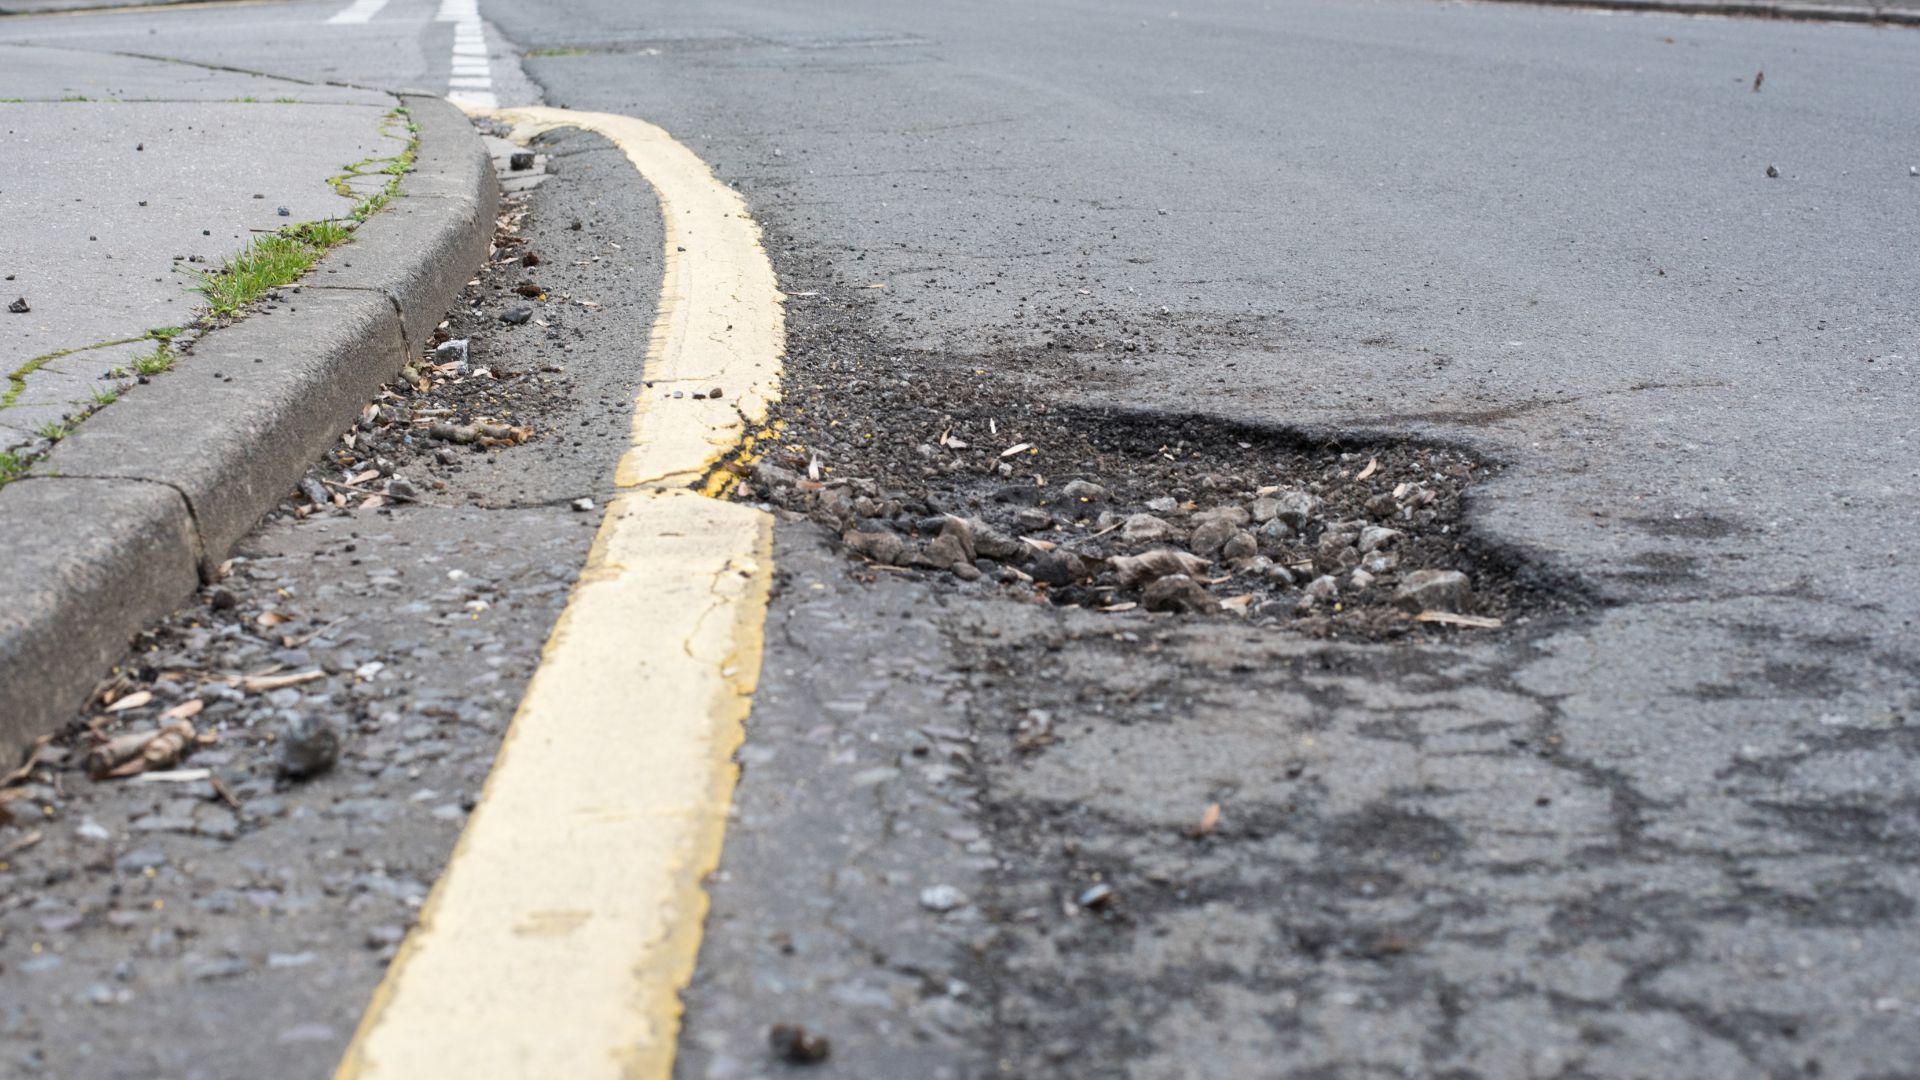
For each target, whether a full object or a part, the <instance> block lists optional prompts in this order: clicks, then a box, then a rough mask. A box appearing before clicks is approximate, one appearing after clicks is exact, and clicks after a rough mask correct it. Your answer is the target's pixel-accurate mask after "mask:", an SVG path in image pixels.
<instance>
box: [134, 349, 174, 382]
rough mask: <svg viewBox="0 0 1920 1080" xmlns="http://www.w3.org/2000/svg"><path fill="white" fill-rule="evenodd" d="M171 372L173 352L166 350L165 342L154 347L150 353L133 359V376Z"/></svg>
mask: <svg viewBox="0 0 1920 1080" xmlns="http://www.w3.org/2000/svg"><path fill="white" fill-rule="evenodd" d="M171 370H173V351H172V350H171V349H169V348H167V346H166V343H165V342H162V343H160V344H159V345H156V346H154V349H153V351H152V352H150V353H146V354H144V355H141V356H136V357H134V358H133V373H134V374H135V375H158V374H160V373H161V372H163V371H171Z"/></svg>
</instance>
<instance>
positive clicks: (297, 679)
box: [227, 668, 327, 694]
mask: <svg viewBox="0 0 1920 1080" xmlns="http://www.w3.org/2000/svg"><path fill="white" fill-rule="evenodd" d="M326 677H327V673H326V672H324V671H321V670H320V669H318V668H315V669H314V670H312V671H296V672H294V673H292V674H291V675H249V676H247V677H246V678H243V679H229V680H228V681H227V685H229V686H238V687H239V688H240V689H242V690H246V691H248V692H250V693H255V694H262V693H266V692H267V691H269V690H279V689H281V688H283V687H288V686H299V685H300V684H301V683H310V682H312V681H314V680H315V679H324V678H326Z"/></svg>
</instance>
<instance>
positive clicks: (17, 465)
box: [0, 450, 27, 487]
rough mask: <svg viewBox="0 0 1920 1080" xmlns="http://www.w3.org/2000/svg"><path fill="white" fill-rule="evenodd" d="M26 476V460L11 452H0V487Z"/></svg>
mask: <svg viewBox="0 0 1920 1080" xmlns="http://www.w3.org/2000/svg"><path fill="white" fill-rule="evenodd" d="M25 475H27V459H26V458H23V457H21V456H20V455H19V454H16V453H14V452H13V451H11V450H0V487H5V486H6V485H7V484H8V483H10V482H11V481H14V480H18V479H20V478H21V477H23V476H25Z"/></svg>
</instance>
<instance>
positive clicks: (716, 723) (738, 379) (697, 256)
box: [335, 108, 785, 1080]
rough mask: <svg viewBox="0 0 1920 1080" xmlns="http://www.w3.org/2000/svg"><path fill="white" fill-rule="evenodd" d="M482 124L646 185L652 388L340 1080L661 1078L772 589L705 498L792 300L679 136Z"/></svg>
mask: <svg viewBox="0 0 1920 1080" xmlns="http://www.w3.org/2000/svg"><path fill="white" fill-rule="evenodd" d="M493 115H496V116H498V117H500V118H502V119H505V120H507V121H508V122H510V123H513V124H514V125H515V129H514V133H515V136H516V138H520V139H523V140H524V139H526V138H530V137H531V136H532V135H534V134H537V133H538V132H540V131H544V130H549V129H552V128H556V127H579V128H585V129H588V130H591V131H595V132H598V133H600V134H602V135H604V136H606V137H607V138H608V139H609V140H611V141H612V142H614V143H615V144H616V145H618V146H619V147H620V148H621V149H622V150H623V151H624V152H625V153H626V155H627V157H628V158H629V160H631V161H632V162H633V163H634V165H635V167H636V168H638V169H639V170H640V172H641V173H642V174H643V175H644V176H645V177H646V178H647V180H648V181H650V182H651V183H652V184H653V186H654V188H655V190H656V192H657V193H658V196H659V201H660V205H661V209H662V213H663V216H664V218H665V222H666V252H665V289H664V290H663V294H662V296H661V300H660V305H659V308H658V312H659V314H658V317H657V318H656V320H655V323H654V332H653V338H652V341H651V343H650V345H649V347H648V352H647V364H646V375H647V378H648V379H649V380H650V381H652V382H653V384H654V386H653V388H652V389H651V390H650V391H644V392H643V393H642V395H641V397H640V400H639V401H637V402H636V403H635V410H634V424H633V446H632V448H631V449H630V450H629V451H628V452H627V453H626V455H625V456H624V457H623V458H622V460H621V462H620V465H619V469H618V471H617V474H616V477H615V483H616V486H617V487H618V488H620V489H621V493H620V494H619V495H618V496H617V497H615V498H614V500H613V501H612V502H611V503H610V504H609V505H608V507H607V510H606V514H605V517H604V518H603V519H602V520H601V524H600V530H599V532H598V534H597V535H596V537H595V540H594V545H593V550H592V552H591V553H590V554H589V555H588V558H587V564H586V567H585V569H584V570H583V572H582V574H581V578H580V582H579V584H578V585H577V586H576V587H575V588H574V591H573V595H572V596H571V597H570V598H569V600H568V603H567V608H566V611H565V612H564V613H563V614H562V615H561V617H560V620H559V622H558V624H557V625H556V626H555V627H554V630H553V633H552V635H551V637H549V639H548V641H547V646H546V650H545V652H544V654H543V655H542V658H541V663H540V667H539V669H538V671H536V672H535V674H534V677H533V680H532V682H531V683H530V684H529V685H528V687H527V694H526V697H525V699H524V700H523V701H522V702H521V704H520V708H519V711H518V712H517V713H516V714H515V715H514V720H513V724H512V726H511V727H510V728H509V730H508V732H507V736H506V739H505V741H504V743H503V744H502V746H501V749H500V753H499V756H498V758H497V759H496V761H495V763H494V768H493V773H492V775H491V776H490V777H489V778H488V780H487V784H486V787H485V789H484V791H483V792H482V794H481V798H480V802H479V804H478V805H477V806H476V807H475V808H474V812H473V815H472V817H471V818H470V819H469V821H468V823H467V828H466V831H465V832H464V833H463V834H462V835H461V837H460V843H459V845H458V846H457V847H456V848H455V849H454V853H453V857H452V859H451V860H450V861H449V863H448V866H447V869H446V872H445V873H444V874H443V875H442V876H441V878H440V881H439V882H438V883H437V884H436V885H435V886H434V890H433V894H432V895H431V896H430V897H429V898H428V901H427V904H426V907H425V908H424V910H423V911H422V913H421V918H420V925H419V926H418V928H416V929H415V930H414V932H413V933H412V934H411V935H409V936H408V938H407V940H406V942H405V943H404V944H403V945H402V947H401V950H400V953H399V955H398V956H397V957H396V958H395V959H394V962H393V964H392V966H391V967H390V968H389V969H388V973H387V977H386V979H385V980H384V981H383V982H382V983H381V985H380V988H379V989H378V990H377V991H376V992H375V994H374V997H373V1000H372V1002H371V1003H370V1004H369V1006H368V1008H367V1011H366V1014H365V1016H364V1017H363V1018H362V1020H361V1023H360V1028H359V1030H358V1032H356V1034H355V1036H354V1040H353V1044H352V1046H351V1047H349V1049H348V1051H347V1054H346V1057H345V1059H344V1060H343V1061H342V1062H341V1065H340V1068H339V1070H338V1072H337V1073H336V1074H335V1076H336V1080H437V1078H442V1077H445V1078H455V1077H457V1078H459V1080H495V1078H498V1080H506V1078H510V1077H511V1078H516V1080H545V1078H559V1077H565V1078H567V1080H596V1078H609V1080H611V1078H622V1080H631V1078H664V1077H666V1076H668V1075H669V1074H670V1072H671V1069H672V1063H673V1052H674V1042H675V1038H676V1036H677V1034H678V1029H679V1016H680V1003H679V994H680V991H681V989H682V988H684V987H685V985H686V983H687V980H688V979H689V978H691V977H692V974H693V965H694V960H695V956H696V953H697V951H698V947H699V942H700V930H701V924H702V921H703V920H704V918H705V916H706V909H707V897H706V892H705V890H704V887H703V880H704V878H705V876H706V875H707V874H708V873H710V872H711V871H712V870H713V868H714V867H715V866H716V865H717V864H718V862H719V855H720V842H721V837H722V833H723V831H724V828H725V823H726V814H727V808H728V806H729V804H730V802H731V799H732V793H733V785H734V781H735V779H736V776H737V769H736V767H735V765H734V763H733V753H734V751H735V749H737V748H738V746H739V744H740V741H741V738H742V730H743V728H742V722H743V721H744V720H745V718H746V715H747V710H748V707H749V704H750V698H751V695H752V693H753V689H754V686H755V684H756V682H757V680H758V677H759V670H760V651H761V634H762V627H763V624H764V622H765V618H766V606H767V590H768V585H769V582H770V580H771V572H772V562H771V559H772V543H773V528H772V519H771V518H769V517H768V516H767V515H765V514H764V513H761V512H759V511H756V510H752V509H750V508H748V507H745V506H742V505H739V504H735V503H728V502H722V501H719V500H716V499H712V498H707V497H703V495H702V494H701V493H700V492H699V491H698V490H696V489H697V488H700V487H701V486H702V481H703V478H704V477H705V475H706V473H707V472H708V471H709V469H710V468H711V466H712V465H713V464H714V463H715V462H717V461H718V460H720V459H721V458H722V456H723V455H725V454H727V453H729V452H730V451H731V450H733V449H734V448H735V447H736V446H738V445H739V444H740V443H741V441H742V440H743V438H744V437H745V436H746V434H747V432H748V431H749V430H750V429H751V428H753V427H755V426H757V425H759V424H761V423H762V422H763V421H764V420H765V417H766V411H767V406H768V404H769V403H770V402H771V401H772V400H773V399H774V396H775V395H776V393H777V389H778V379H779V371H780V359H781V354H782V352H783V350H784V333H785V332H784V327H783V321H782V313H781V307H780V301H781V299H782V298H781V296H780V294H779V292H778V290H777V287H776V284H775V279H774V276H773V270H772V267H771V266H770V265H769V264H768V262H767V259H766V255H765V253H764V252H763V251H762V250H761V248H760V244H759V234H758V229H757V228H756V227H755V225H754V224H753V222H752V220H751V219H750V218H749V217H748V216H747V214H746V208H745V204H744V203H743V202H742V201H741V200H740V198H739V196H738V195H736V194H735V193H734V192H733V191H731V190H730V189H728V188H727V187H726V186H725V185H723V184H721V183H720V182H719V181H718V180H716V179H714V177H713V175H712V173H711V171H710V170H709V169H708V168H707V166H706V165H705V163H703V162H701V161H700V159H699V158H698V157H696V156H694V155H693V154H692V153H691V152H690V151H688V150H687V149H686V148H685V147H683V146H681V145H680V144H679V143H677V142H675V141H674V140H673V139H672V138H671V137H669V136H668V135H667V134H666V133H665V132H664V131H661V130H660V129H659V128H656V127H654V126H652V125H650V124H645V123H643V122H641V121H638V120H634V119H631V118H629V117H622V116H611V115H608V114H601V113H573V112H569V111H566V110H562V109H546V108H541V109H521V110H507V111H504V112H500V113H496V114H493ZM714 388H718V389H720V390H721V392H722V393H721V396H720V397H718V398H717V399H716V398H704V397H703V399H702V400H695V399H694V398H693V397H692V393H693V391H695V390H698V391H700V392H701V393H702V394H703V395H705V394H706V393H707V392H708V391H710V390H711V389H714ZM673 389H680V390H682V391H683V396H682V397H681V398H679V399H674V398H672V397H670V396H666V395H667V394H670V392H671V390H673ZM663 391H664V392H666V393H665V394H663Z"/></svg>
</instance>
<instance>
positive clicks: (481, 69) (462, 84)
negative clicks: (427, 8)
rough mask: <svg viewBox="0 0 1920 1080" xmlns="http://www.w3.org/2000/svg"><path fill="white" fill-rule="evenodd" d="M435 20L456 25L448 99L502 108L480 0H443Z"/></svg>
mask: <svg viewBox="0 0 1920 1080" xmlns="http://www.w3.org/2000/svg"><path fill="white" fill-rule="evenodd" d="M359 2H361V3H365V2H367V0H359ZM380 2H381V3H385V2H386V0H380ZM434 19H435V20H436V21H438V22H450V23H452V24H453V67H452V73H451V74H450V76H449V77H448V79H447V100H448V101H451V102H453V103H455V104H456V105H464V106H468V107H470V108H475V109H496V108H499V107H500V99H499V98H498V97H496V96H495V95H494V93H493V72H492V70H491V69H490V67H489V65H488V63H487V29H486V27H485V26H483V25H481V22H480V0H440V13H439V14H437V15H435V16H434Z"/></svg>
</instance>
